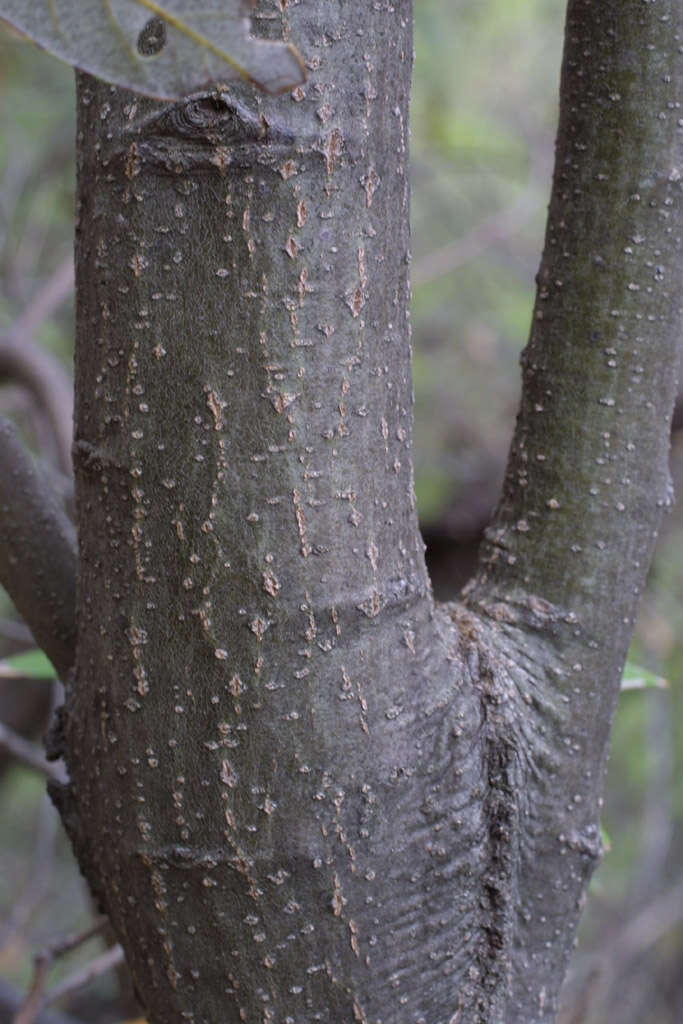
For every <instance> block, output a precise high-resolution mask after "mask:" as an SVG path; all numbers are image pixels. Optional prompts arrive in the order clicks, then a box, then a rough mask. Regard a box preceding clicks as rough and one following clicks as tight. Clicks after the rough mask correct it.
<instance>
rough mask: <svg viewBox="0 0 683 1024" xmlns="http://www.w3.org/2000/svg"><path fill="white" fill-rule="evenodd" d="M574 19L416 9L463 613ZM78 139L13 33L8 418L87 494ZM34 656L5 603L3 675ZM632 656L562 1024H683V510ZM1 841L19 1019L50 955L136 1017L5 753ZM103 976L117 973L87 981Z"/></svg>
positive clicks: (1, 318) (17, 693)
mask: <svg viewBox="0 0 683 1024" xmlns="http://www.w3.org/2000/svg"><path fill="white" fill-rule="evenodd" d="M563 18H564V0H449V2H448V3H443V2H442V0H418V2H417V4H416V26H415V29H416V36H415V48H416V66H415V83H414V97H413V108H412V168H413V169H412V181H413V291H414V298H413V332H414V348H415V362H414V375H415V397H416V407H415V411H416V444H415V456H416V483H417V492H418V506H419V509H420V513H421V520H422V524H423V531H424V534H425V539H426V542H427V545H428V557H429V560H430V568H431V572H432V577H433V580H434V585H435V590H436V592H437V596H439V597H441V598H446V597H452V596H454V594H455V592H456V591H457V589H458V588H459V586H460V585H461V584H462V583H463V582H464V581H465V580H466V579H467V577H468V575H469V573H470V572H471V569H472V565H473V560H474V557H475V554H476V550H477V544H478V541H479V537H480V534H481V531H482V529H483V526H484V525H485V522H486V518H487V516H488V515H489V513H490V511H491V509H492V506H493V505H494V504H495V501H496V496H497V490H498V487H499V485H500V481H501V478H502V472H503V465H504V460H505V455H506V449H507V445H508V443H509V438H510V434H511V430H512V424H513V421H514V415H515V409H516V404H517V399H518V388H519V371H518V358H519V353H520V351H521V349H522V347H523V345H524V344H525V341H526V335H527V331H528V326H529V321H530V314H531V307H532V302H533V277H534V274H535V272H536V269H537V266H538V262H539V258H540V251H541V244H542V235H543V229H544V218H545V208H546V204H547V200H548V196H549V188H550V175H551V171H552V155H553V142H554V132H555V124H556V116H557V90H558V78H559V68H560V57H561V45H562V29H563ZM73 140H74V89H73V79H72V73H71V71H70V69H69V68H66V67H63V66H61V65H60V64H58V63H57V62H56V61H54V60H53V59H51V58H49V57H47V56H46V55H44V54H42V53H41V52H40V51H38V50H37V49H35V48H34V47H33V46H31V45H30V44H26V43H23V42H21V41H19V40H18V39H17V38H16V37H14V36H12V35H11V34H10V33H9V32H7V31H3V30H2V29H0V414H2V415H4V416H7V417H10V418H11V419H13V420H14V421H15V422H16V423H17V424H18V425H19V426H20V429H21V431H22V435H23V436H24V438H25V439H26V440H27V443H29V444H30V445H31V446H32V448H33V450H34V452H35V453H36V455H37V457H38V458H39V459H40V460H41V462H42V463H43V466H44V468H45V470H46V472H48V473H49V474H50V476H51V478H52V480H53V482H54V486H55V488H57V489H58V490H60V491H61V492H62V493H64V494H68V491H69V481H68V466H69V430H70V417H71V412H70V407H69V393H70V380H69V378H70V374H71V367H70V361H71V350H72V337H73V330H74V323H73V319H74V318H73V286H72V280H73V268H72V225H73V188H74V142H73ZM682 426H683V404H682V405H681V408H680V409H678V410H677V413H676V415H675V417H674V428H673V431H672V470H673V475H674V479H675V481H676V482H677V483H678V493H679V494H680V493H681V488H682V487H683V430H679V429H678V428H679V427H682ZM30 646H31V641H30V638H28V637H27V636H26V633H25V630H24V628H23V626H22V625H21V623H19V622H17V621H16V618H15V615H14V612H13V609H12V606H11V604H10V602H9V601H8V599H7V598H6V596H5V595H4V594H3V593H0V658H3V659H6V658H7V657H8V656H11V655H14V654H15V653H16V652H20V651H22V650H25V649H27V648H29V647H30ZM630 662H631V663H632V664H633V665H634V666H637V667H636V668H635V669H634V670H633V672H632V674H633V676H634V679H633V680H632V682H633V684H634V685H633V686H632V687H631V688H629V689H626V690H625V691H624V692H623V694H622V697H621V701H620V706H619V711H618V714H617V720H616V725H615V731H614V738H613V743H612V755H611V761H610V767H609V773H608V778H607V786H606V793H605V804H604V815H603V827H604V833H605V840H606V842H607V843H608V844H609V852H608V853H607V855H606V857H605V859H604V862H603V864H602V866H601V867H600V868H599V870H598V872H597V873H596V875H595V878H594V880H593V882H592V885H591V889H590V894H589V898H588V902H587V907H586V911H585V914H584V918H583V922H582V926H581V931H580V937H579V943H578V948H577V951H576V956H575V961H574V966H573V969H572V972H571V975H570V977H569V979H568V982H567V985H566V989H565V998H564V1009H563V1012H562V1016H561V1018H560V1024H636V1022H637V1024H643V1022H645V1024H681V1022H683V856H682V855H681V854H682V852H683V773H682V772H681V766H682V763H683V710H682V709H681V701H680V696H681V693H682V692H683V513H681V510H680V508H674V510H673V512H672V513H670V514H669V516H668V518H667V520H666V522H665V525H664V530H663V532H662V535H661V539H660V542H659V546H658V549H657V554H656V557H655V563H654V565H653V568H652V571H651V574H650V584H649V588H648V590H647V593H646V595H645V598H644V600H643V604H642V608H641V613H640V617H639V620H638V627H637V631H636V637H635V639H634V642H633V647H632V651H631V655H630ZM18 664H19V666H20V667H19V668H18V667H17V663H15V664H14V668H12V667H11V666H10V668H7V663H6V661H5V662H2V664H1V665H0V671H4V672H5V675H0V721H2V722H5V723H6V724H7V725H9V726H10V727H11V729H12V730H14V732H15V733H18V734H21V735H23V736H24V737H26V738H28V739H29V740H37V739H38V738H39V737H40V736H41V734H42V733H43V732H44V728H45V723H46V717H47V713H48V710H49V704H50V700H51V699H52V698H51V684H50V683H49V681H47V680H45V679H41V678H35V676H36V675H40V670H39V669H36V668H35V667H32V666H31V665H30V664H23V665H22V663H18ZM2 665H4V666H5V668H4V670H3V669H2ZM662 680H665V681H666V682H667V684H668V685H666V686H663V685H661V681H662ZM652 684H655V685H652ZM657 684H659V685H657ZM0 836H1V837H2V838H1V840H0V842H1V849H0V1024H10V1022H11V1021H12V1019H13V1015H14V1012H15V1009H16V1006H17V1004H18V1001H19V999H20V996H21V998H23V995H22V993H23V994H25V992H26V990H27V989H28V987H29V986H30V984H31V980H32V978H33V979H34V981H35V975H34V956H35V954H37V953H44V952H46V951H47V954H48V955H47V957H46V959H45V961H44V963H43V965H42V967H41V969H40V970H41V971H42V974H40V971H39V975H40V977H39V981H40V985H41V986H42V987H43V988H45V987H47V988H48V989H52V988H54V987H55V986H59V985H62V986H64V987H65V988H66V989H67V990H68V991H67V995H65V996H64V997H63V998H62V999H61V1000H57V1001H56V1002H55V1003H54V1006H53V1008H52V1009H51V1010H50V1011H49V1013H44V1014H43V1015H42V1016H38V1017H35V1019H36V1020H38V1021H40V1022H42V1024H74V1022H77V1021H79V1020H80V1021H83V1022H87V1024H120V1022H121V1021H123V1020H132V1019H133V1018H134V1017H135V1010H134V1008H133V1007H131V1005H130V1003H126V1000H125V998H124V1000H122V999H121V997H120V995H119V988H118V981H117V975H116V972H115V971H111V970H110V971H102V972H99V970H98V969H97V965H102V964H104V966H106V965H107V963H108V962H109V961H107V956H109V960H111V956H110V955H109V954H108V953H107V949H108V948H109V946H110V942H109V941H108V938H107V936H106V934H103V933H101V932H100V933H98V934H97V936H95V937H93V938H90V939H89V940H87V941H83V942H79V943H77V944H76V947H75V948H74V949H73V950H66V951H64V952H61V951H59V955H56V953H55V951H54V950H53V947H54V946H55V944H62V945H64V944H65V943H64V940H65V939H66V938H67V937H68V936H71V935H78V933H81V932H83V931H84V930H86V929H88V928H89V927H90V925H91V924H92V922H93V919H94V914H93V911H92V908H91V906H90V904H89V902H88V899H87V896H86V894H85V892H84V890H83V886H82V884H81V881H80V878H79V875H78V871H77V869H76V867H75V865H74V862H73V860H72V859H71V855H70V852H69V848H68V844H67V842H66V839H65V837H64V835H63V833H62V830H61V826H60V825H59V823H58V821H57V818H56V814H55V813H54V812H53V810H52V808H51V807H50V805H49V802H48V801H47V799H46V797H45V796H44V780H43V778H42V777H41V775H40V774H39V773H37V772H35V771H32V770H31V769H29V768H27V767H25V766H24V765H23V764H21V763H20V762H19V761H18V760H17V759H16V758H15V757H12V756H11V754H9V753H7V752H6V750H3V747H2V744H1V743H0ZM67 945H68V943H67ZM53 954H54V955H53ZM102 956H104V961H102ZM93 958H97V959H96V969H94V970H93V972H92V973H93V974H95V975H98V976H97V977H96V978H95V980H94V981H92V983H91V984H90V985H88V986H87V987H82V986H80V985H77V984H76V982H78V981H80V980H82V977H81V975H82V974H83V972H84V971H86V972H87V971H88V970H90V967H89V964H90V963H91V961H92V960H93ZM69 993H70V994H69ZM13 1007H14V1009H13ZM26 1019H27V1020H34V1017H30V1018H28V1017H27V1018H26ZM520 1024H523V1022H520Z"/></svg>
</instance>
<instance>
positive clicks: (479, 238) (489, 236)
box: [411, 188, 541, 286]
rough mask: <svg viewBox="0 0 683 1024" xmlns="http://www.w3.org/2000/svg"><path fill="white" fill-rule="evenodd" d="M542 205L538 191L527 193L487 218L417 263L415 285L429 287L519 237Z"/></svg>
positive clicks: (413, 274) (414, 272) (414, 275)
mask: <svg viewBox="0 0 683 1024" xmlns="http://www.w3.org/2000/svg"><path fill="white" fill-rule="evenodd" d="M540 206H541V202H540V201H539V197H538V194H537V192H536V189H535V188H534V189H533V190H529V192H525V193H524V195H523V196H522V197H521V198H520V199H518V200H517V202H515V203H513V204H512V205H511V206H509V207H508V208H507V209H505V210H499V211H498V212H497V213H494V214H492V215H491V216H490V217H486V218H485V219H484V220H483V221H481V222H480V223H479V224H477V225H476V226H475V227H474V228H472V230H471V231H469V232H468V233H467V234H466V235H463V236H462V237H461V238H456V239H455V240H454V241H453V242H449V243H448V244H447V245H443V246H441V248H439V249H435V250H434V251H433V252H430V253H428V255H427V256H425V257H424V258H423V259H421V260H420V261H419V262H417V263H416V264H415V267H414V269H413V272H412V274H411V277H412V282H413V285H414V286H419V285H423V284H429V282H430V281H434V280H436V279H438V278H440V277H444V276H445V275H446V274H452V273H453V271H455V270H458V269H459V268H460V267H462V266H464V265H465V264H466V263H471V262H472V260H475V259H476V258H477V256H480V255H481V254H482V252H484V251H485V250H486V249H488V248H489V247H490V246H491V245H495V243H496V242H502V241H504V240H505V239H506V238H510V237H511V236H512V235H515V234H517V232H518V231H520V229H521V228H522V227H524V225H525V224H526V222H527V221H528V220H529V218H530V217H531V216H532V215H533V214H534V213H535V212H536V211H537V210H538V209H539V207H540Z"/></svg>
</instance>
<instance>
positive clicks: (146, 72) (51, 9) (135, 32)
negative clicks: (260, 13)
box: [0, 0, 306, 99]
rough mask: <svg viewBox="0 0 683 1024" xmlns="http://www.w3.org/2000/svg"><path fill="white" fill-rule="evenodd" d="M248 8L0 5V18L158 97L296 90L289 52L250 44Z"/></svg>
mask: <svg viewBox="0 0 683 1024" xmlns="http://www.w3.org/2000/svg"><path fill="white" fill-rule="evenodd" d="M250 10H251V2H250V0H159V2H158V3H157V2H155V0H0V19H4V20H5V21H7V22H9V23H10V25H13V26H14V28H16V29H18V30H19V31H20V32H22V33H23V34H24V35H26V36H28V37H29V38H30V39H32V40H34V42H36V43H38V45H39V46H41V47H43V49H45V50H48V51H49V52H50V53H52V54H54V55H55V56H56V57H59V58H60V59H61V60H64V61H66V62H67V63H68V64H73V65H74V67H77V68H80V69H81V70H82V71H87V72H89V73H90V74H92V75H96V76H97V77H98V78H102V79H104V80H105V81H107V82H113V83H114V84H116V85H122V86H125V87H126V88H128V89H134V90H136V91H137V92H141V93H145V94H147V95H149V96H156V97H159V98H160V99H180V98H182V97H183V96H187V95H188V94H189V93H191V92H194V91H196V90H198V89H203V88H206V87H211V86H213V85H217V84H222V83H225V82H229V81H235V80H239V79H243V80H245V81H249V82H253V83H254V84H255V85H257V86H259V87H260V88H262V89H264V90H265V91H266V92H269V93H280V92H286V91H287V90H288V89H293V88H295V87H296V86H297V85H301V83H302V82H304V80H305V78H306V73H305V70H304V65H303V61H302V59H301V56H300V55H299V53H298V52H297V50H296V47H294V46H292V45H291V44H290V43H286V42H282V41H279V42H278V41H273V40H263V39H255V38H254V37H253V36H252V35H251V34H250V18H249V14H250Z"/></svg>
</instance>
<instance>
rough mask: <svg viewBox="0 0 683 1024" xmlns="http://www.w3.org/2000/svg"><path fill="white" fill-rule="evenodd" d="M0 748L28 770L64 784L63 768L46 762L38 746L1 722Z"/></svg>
mask: <svg viewBox="0 0 683 1024" xmlns="http://www.w3.org/2000/svg"><path fill="white" fill-rule="evenodd" d="M0 747H1V748H2V749H3V750H6V751H7V752H8V753H9V754H11V755H12V756H13V757H15V758H16V759H17V761H21V763H22V764H25V765H26V766H27V767H28V768H32V769H33V770H34V771H36V772H40V774H41V775H44V776H45V777H46V778H47V779H52V780H53V781H55V782H64V770H63V769H62V768H60V767H59V766H58V765H56V764H51V763H50V762H49V761H48V760H46V758H45V756H44V754H43V753H42V751H41V749H40V747H38V745H37V744H35V743H31V742H30V740H25V739H24V737H23V736H20V735H19V734H18V733H16V732H14V731H13V730H12V729H10V728H9V727H8V726H6V725H5V724H4V723H3V722H0Z"/></svg>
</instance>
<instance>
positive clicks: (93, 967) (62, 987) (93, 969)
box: [17, 945, 124, 1024]
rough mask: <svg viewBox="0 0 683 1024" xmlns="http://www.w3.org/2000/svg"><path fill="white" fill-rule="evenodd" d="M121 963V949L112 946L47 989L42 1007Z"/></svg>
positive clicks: (76, 989) (122, 959)
mask: <svg viewBox="0 0 683 1024" xmlns="http://www.w3.org/2000/svg"><path fill="white" fill-rule="evenodd" d="M123 962H124V956H123V950H122V949H121V947H120V946H119V945H116V946H112V947H111V949H107V950H106V951H105V952H104V953H101V954H100V955H99V956H97V957H95V959H94V960H91V961H90V963H89V964H86V965H85V967H81V968H80V969H79V970H78V971H74V972H73V974H70V975H69V977H68V978H65V979H64V980H63V981H60V983H59V985H55V986H54V988H51V989H49V990H48V991H47V992H46V993H45V1001H44V1005H46V1006H49V1005H50V1004H51V1003H54V1002H56V1001H57V1000H58V999H63V998H64V996H69V995H72V993H74V992H77V991H78V990H79V989H81V988H85V987H86V985H89V984H90V982H91V981H94V980H95V978H99V977H100V975H102V974H106V973H107V971H111V970H112V968H114V967H118V965H119V964H122V963H123ZM17 1024H20V1022H19V1021H17ZM21 1024H23V1022H21Z"/></svg>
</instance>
